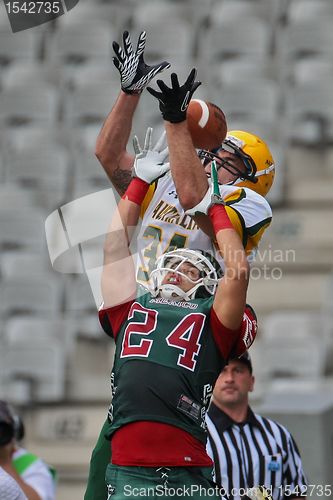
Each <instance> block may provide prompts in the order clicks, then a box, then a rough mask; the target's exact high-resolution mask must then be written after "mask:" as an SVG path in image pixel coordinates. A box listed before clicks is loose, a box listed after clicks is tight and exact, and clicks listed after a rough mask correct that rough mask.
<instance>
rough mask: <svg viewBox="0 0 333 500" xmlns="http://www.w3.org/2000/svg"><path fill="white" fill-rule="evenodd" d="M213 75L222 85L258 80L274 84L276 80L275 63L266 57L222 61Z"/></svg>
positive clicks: (215, 67) (215, 68)
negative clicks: (269, 81) (270, 81)
mask: <svg viewBox="0 0 333 500" xmlns="http://www.w3.org/2000/svg"><path fill="white" fill-rule="evenodd" d="M213 74H214V80H215V81H216V82H217V83H218V84H220V85H221V84H222V85H224V84H226V85H232V84H235V83H236V84H237V83H240V82H248V81H251V82H256V81H258V80H259V81H260V80H272V81H273V82H274V80H275V78H276V75H275V71H274V64H273V61H272V60H271V59H269V58H268V57H266V56H262V57H237V58H234V59H230V60H222V61H221V62H220V63H218V64H216V65H215V66H214V68H213ZM222 95H223V93H222ZM221 99H222V96H221Z"/></svg>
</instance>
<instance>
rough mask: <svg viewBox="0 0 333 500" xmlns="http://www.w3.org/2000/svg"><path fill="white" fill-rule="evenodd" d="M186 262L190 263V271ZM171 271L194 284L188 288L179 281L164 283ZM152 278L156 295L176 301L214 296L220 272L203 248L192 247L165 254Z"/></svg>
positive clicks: (158, 260)
mask: <svg viewBox="0 0 333 500" xmlns="http://www.w3.org/2000/svg"><path fill="white" fill-rule="evenodd" d="M184 264H189V265H190V267H189V268H188V270H187V271H186V272H184V267H185V266H184ZM169 273H172V274H176V275H178V276H180V277H182V278H185V279H186V280H187V281H189V282H190V283H192V284H193V286H192V287H191V288H190V289H189V290H187V291H184V290H183V289H182V288H181V287H180V286H178V284H177V283H176V284H172V282H168V283H163V281H164V279H165V277H166V276H167V275H168V274H169ZM150 278H151V282H152V288H153V290H152V294H153V295H154V296H157V295H159V296H161V297H162V298H164V299H168V300H175V301H179V300H193V299H194V298H203V297H209V296H211V295H214V293H215V290H216V287H217V284H218V278H217V272H216V270H215V268H214V266H213V264H212V263H211V262H210V261H209V260H208V258H207V257H205V256H204V255H203V254H202V253H200V252H199V251H194V250H188V249H177V250H174V251H172V252H167V253H165V254H163V255H161V256H160V257H159V258H158V259H157V261H156V268H155V269H154V270H153V271H152V273H151V275H150ZM171 279H172V277H171ZM175 279H176V278H175Z"/></svg>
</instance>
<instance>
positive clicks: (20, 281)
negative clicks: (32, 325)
mask: <svg viewBox="0 0 333 500" xmlns="http://www.w3.org/2000/svg"><path fill="white" fill-rule="evenodd" d="M0 297H1V301H0V302H1V303H0V311H1V315H2V317H3V318H10V317H12V316H13V315H22V314H31V315H40V316H44V317H49V318H51V317H53V318H54V317H56V316H57V315H58V314H59V311H60V305H61V304H60V301H61V283H60V282H59V281H58V280H56V279H55V277H54V278H53V279H50V277H49V275H47V274H45V275H43V276H42V275H39V276H37V275H35V276H29V277H26V276H25V277H23V276H22V277H13V278H6V279H3V280H2V282H1V291H0Z"/></svg>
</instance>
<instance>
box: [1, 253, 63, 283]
mask: <svg viewBox="0 0 333 500" xmlns="http://www.w3.org/2000/svg"><path fill="white" fill-rule="evenodd" d="M0 272H1V276H2V277H3V278H5V279H6V278H13V277H16V278H19V277H26V278H28V277H29V276H30V277H33V276H39V275H43V276H44V277H45V276H48V279H52V278H53V277H54V275H53V274H52V269H51V265H50V262H49V260H47V258H46V253H45V250H44V251H40V252H31V251H29V252H28V251H23V250H16V251H10V252H1V257H0ZM48 273H49V274H48Z"/></svg>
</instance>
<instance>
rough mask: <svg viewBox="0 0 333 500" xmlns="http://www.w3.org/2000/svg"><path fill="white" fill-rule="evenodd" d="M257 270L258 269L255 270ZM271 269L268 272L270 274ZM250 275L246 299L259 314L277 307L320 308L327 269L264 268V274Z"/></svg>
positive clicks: (325, 292) (322, 301) (327, 281)
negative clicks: (306, 271)
mask: <svg viewBox="0 0 333 500" xmlns="http://www.w3.org/2000/svg"><path fill="white" fill-rule="evenodd" d="M258 271H260V269H259V270H258ZM270 273H271V274H270ZM263 274H264V273H262V276H261V277H260V279H257V276H255V275H253V276H252V277H251V279H250V284H249V289H248V294H247V302H248V303H249V304H251V305H252V306H253V307H254V309H255V310H256V312H257V315H258V318H259V323H260V316H261V315H262V314H263V315H264V314H269V313H271V312H273V311H277V310H280V309H285V310H295V309H297V310H300V311H320V310H321V309H322V308H323V307H324V305H325V303H326V301H327V293H328V284H329V276H328V274H327V273H320V272H317V273H315V272H311V273H306V274H304V273H302V274H301V273H299V274H298V273H288V274H287V273H283V272H282V276H280V274H279V273H278V272H275V271H273V272H272V270H271V271H267V273H266V278H265V276H264V275H263Z"/></svg>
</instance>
